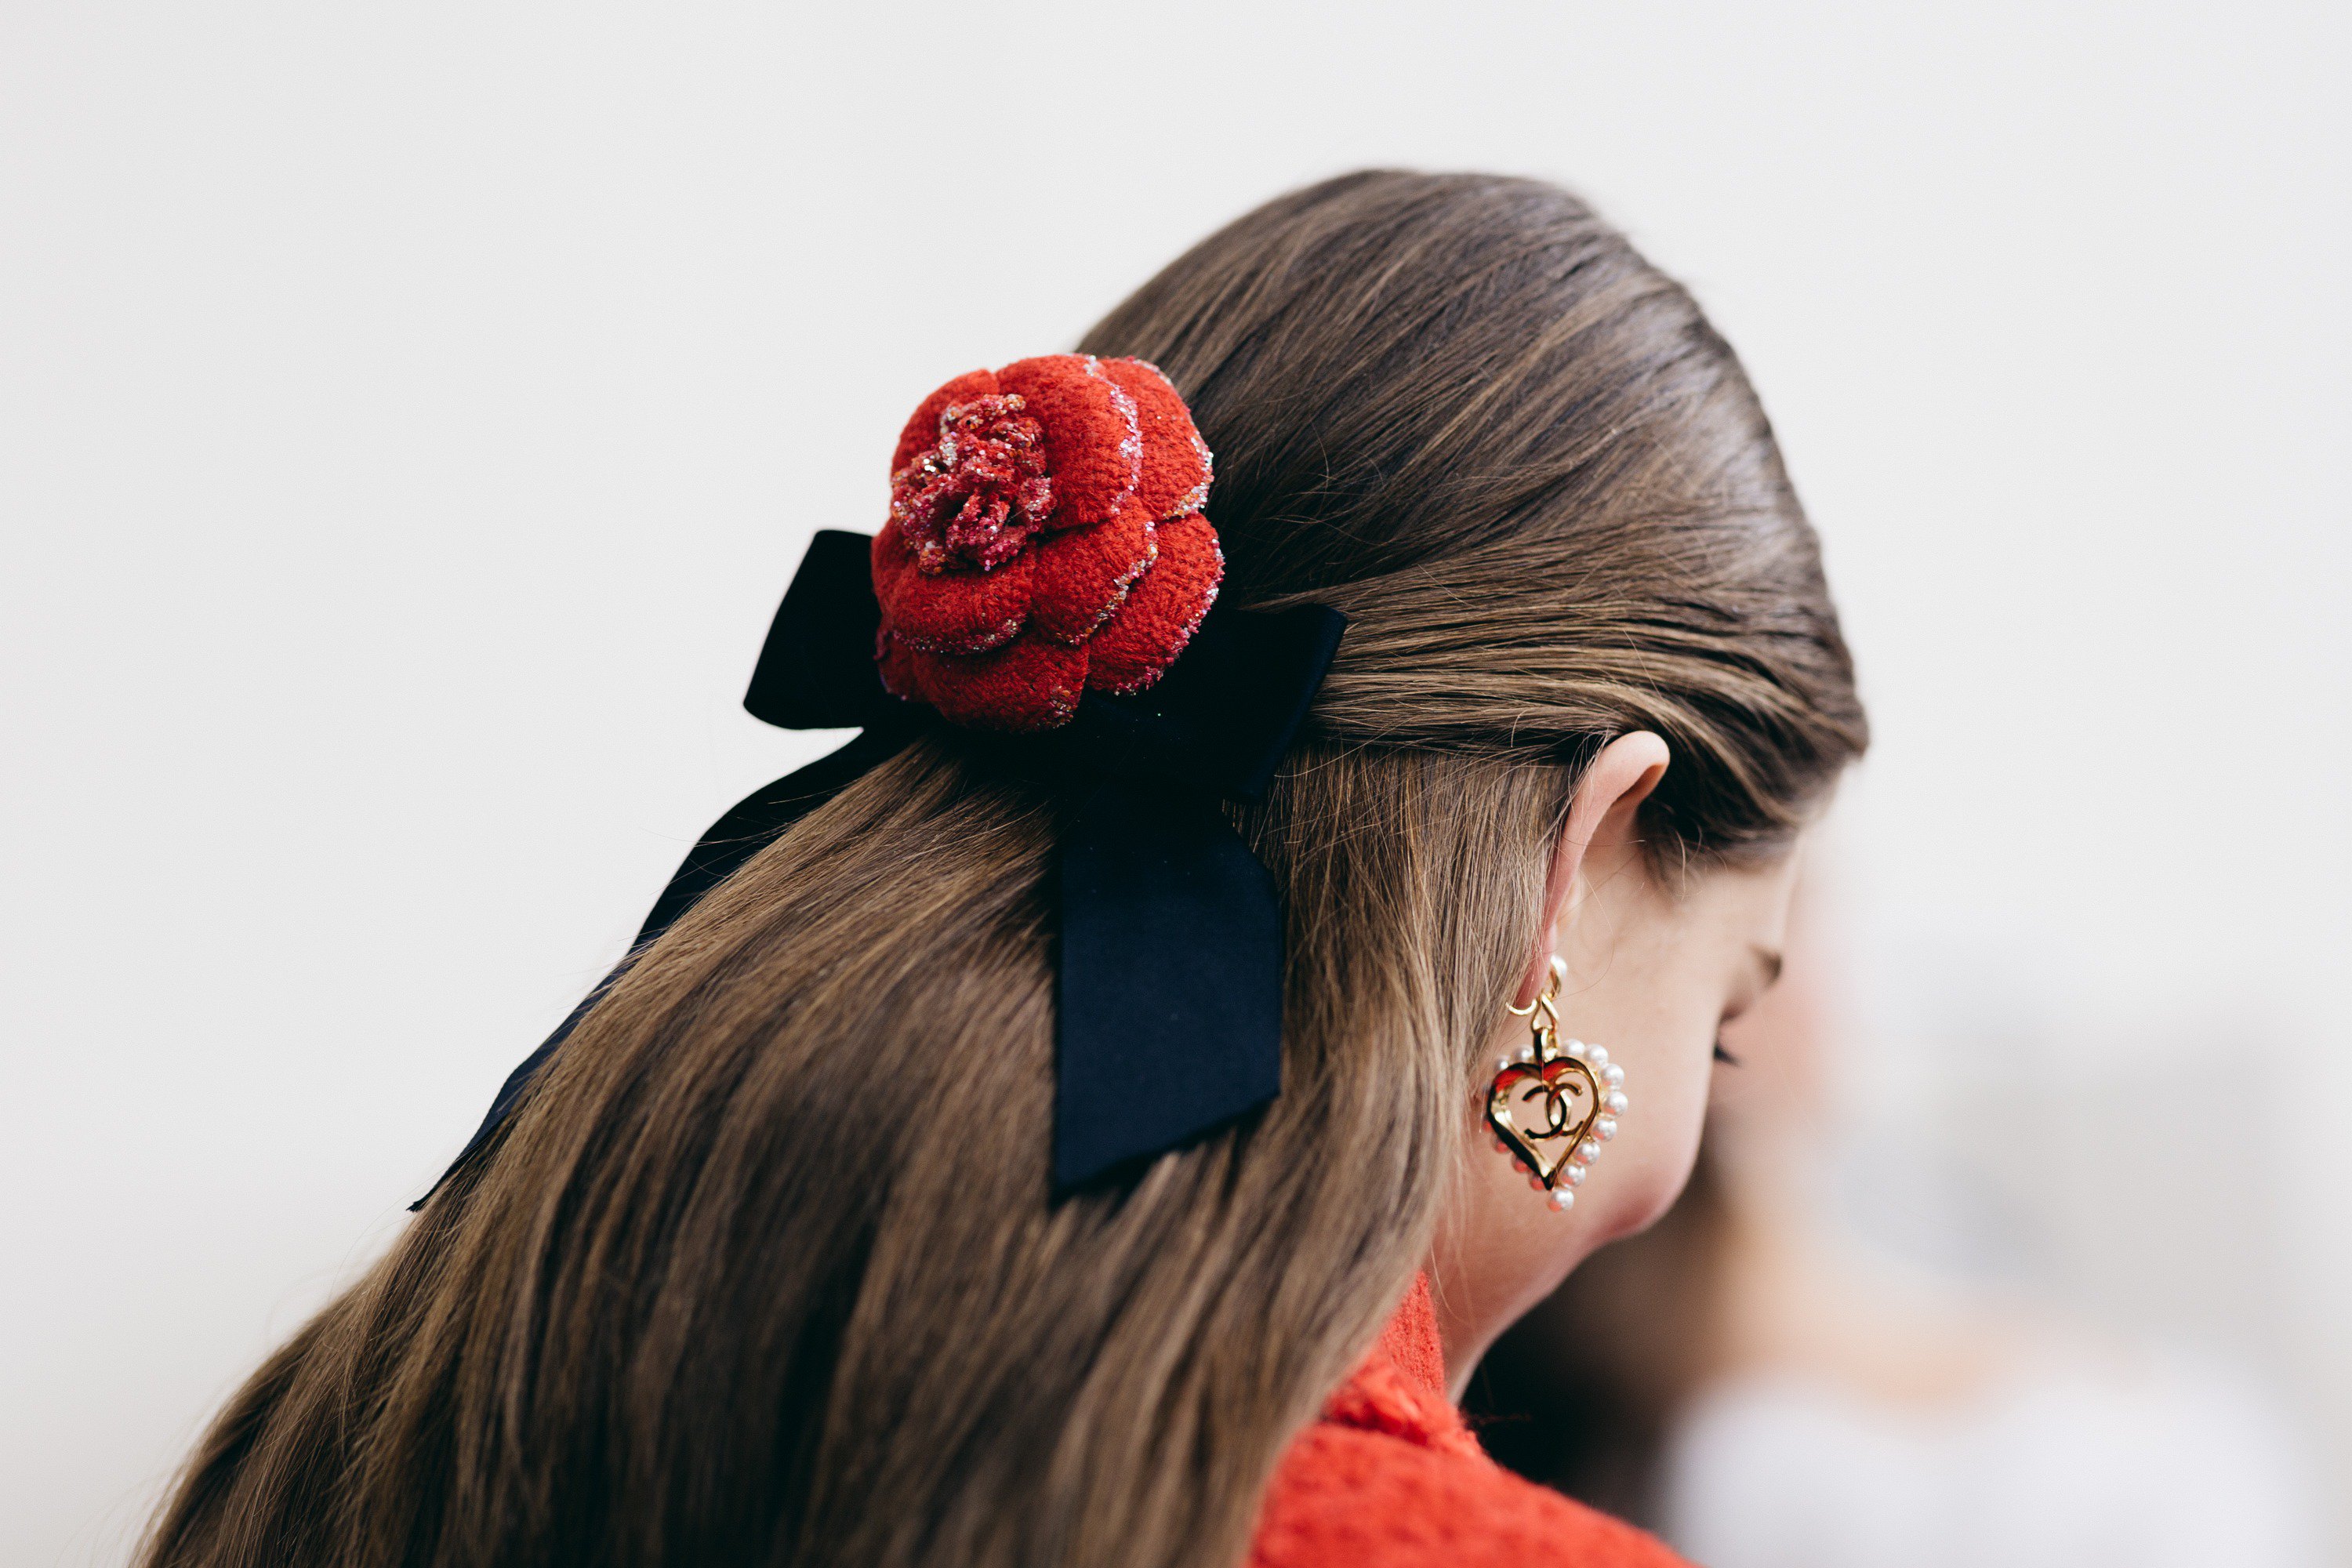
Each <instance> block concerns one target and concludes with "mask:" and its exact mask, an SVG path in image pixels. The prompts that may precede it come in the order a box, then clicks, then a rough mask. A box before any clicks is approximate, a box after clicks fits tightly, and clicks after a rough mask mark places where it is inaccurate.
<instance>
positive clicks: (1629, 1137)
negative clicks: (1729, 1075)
mask: <svg viewBox="0 0 2352 1568" xmlns="http://www.w3.org/2000/svg"><path fill="white" fill-rule="evenodd" d="M1653 995H1654V997H1656V998H1657V1000H1656V1001H1654V1002H1650V1003H1647V1004H1646V1005H1643V1004H1637V1005H1633V1006H1630V1007H1628V1008H1626V1009H1625V1016H1623V1017H1622V1019H1621V1020H1619V1021H1618V1022H1619V1026H1618V1029H1617V1040H1616V1042H1615V1043H1613V1044H1612V1042H1610V1041H1608V1040H1605V1039H1601V1042H1600V1043H1601V1044H1604V1045H1609V1046H1610V1052H1611V1056H1612V1058H1613V1059H1614V1060H1616V1061H1617V1062H1619V1063H1620V1064H1622V1066H1623V1067H1624V1068H1625V1082H1624V1091H1625V1096H1626V1099H1627V1100H1630V1101H1631V1102H1632V1103H1631V1105H1630V1106H1629V1108H1628V1109H1627V1110H1626V1113H1625V1114H1624V1115H1623V1116H1622V1117H1621V1118H1619V1120H1618V1127H1619V1131H1618V1135H1617V1138H1616V1140H1615V1141H1614V1142H1612V1143H1611V1144H1610V1145H1609V1147H1608V1149H1607V1151H1606V1152H1604V1154H1603V1156H1602V1158H1601V1160H1600V1161H1599V1162H1598V1163H1596V1165H1595V1167H1594V1170H1593V1173H1592V1175H1591V1178H1589V1180H1588V1182H1587V1184H1586V1185H1587V1188H1588V1193H1589V1198H1590V1200H1591V1203H1592V1206H1593V1208H1594V1209H1595V1210H1596V1211H1597V1212H1596V1213H1595V1214H1594V1215H1593V1218H1594V1220H1595V1221H1597V1222H1598V1223H1600V1224H1601V1226H1602V1227H1603V1229H1604V1231H1605V1234H1606V1236H1607V1237H1610V1238H1614V1237H1620V1236H1624V1235H1628V1234H1631V1233H1632V1232H1633V1231H1637V1230H1640V1229H1642V1228H1643V1227H1644V1226H1648V1225H1650V1224H1651V1223H1652V1222H1654V1220H1656V1219H1657V1218H1658V1217H1659V1216H1660V1215H1663V1214H1664V1213H1665V1211H1666V1210H1667V1209H1668V1208H1669V1207H1670V1206H1672V1205H1673V1203H1674V1201H1675V1196H1676V1194H1679V1193H1680V1192H1681V1191H1682V1188H1683V1184H1684V1183H1685V1181H1687V1180H1688V1179H1689V1177H1690V1172H1691V1164H1692V1163H1693V1161H1695V1160H1696V1158H1697V1155H1698V1142H1699V1132H1700V1130H1701V1128H1702V1126H1703V1125H1704V1124H1705V1121H1706V1102H1707V1089H1708V1085H1709V1082H1710V1080H1711V1079H1712V1077H1713V1074H1714V1060H1713V1056H1714V1048H1715V1037H1716V1014H1715V1012H1714V1010H1713V1009H1712V1008H1711V1007H1702V1006H1697V1005H1691V1003H1692V1001H1700V1000H1704V998H1703V997H1700V996H1699V995H1698V993H1697V988H1695V987H1680V986H1662V987H1660V988H1659V989H1658V991H1656V992H1655V993H1653ZM1685 998H1689V999H1691V1001H1682V1005H1676V1004H1677V1002H1678V1001H1681V999H1685ZM1594 1022H1595V1024H1596V1025H1598V1024H1599V1023H1600V1022H1601V1020H1599V1019H1595V1020H1594ZM1595 1038H1596V1039H1600V1037H1599V1036H1598V1035H1597V1034H1596V1036H1595ZM1579 1201H1580V1202H1584V1201H1587V1199H1586V1198H1584V1197H1580V1200H1579Z"/></svg>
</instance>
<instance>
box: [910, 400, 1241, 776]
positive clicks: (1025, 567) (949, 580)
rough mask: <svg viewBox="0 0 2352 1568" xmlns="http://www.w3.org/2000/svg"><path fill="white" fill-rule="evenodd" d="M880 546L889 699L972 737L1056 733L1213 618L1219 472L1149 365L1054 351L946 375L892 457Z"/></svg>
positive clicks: (1138, 686) (1149, 677)
mask: <svg viewBox="0 0 2352 1568" xmlns="http://www.w3.org/2000/svg"><path fill="white" fill-rule="evenodd" d="M891 468H892V475H891V499H890V522H889V526H887V527H886V528H884V529H883V530H882V531H880V532H879V533H877V535H876V536H875V540H874V556H873V559H874V590H875V596H876V597H877V599H878V600H879V601H880V603H881V606H882V632H881V637H880V638H879V641H878V644H877V651H876V658H877V659H878V660H879V662H880V666H881V671H882V680H883V684H884V685H885V686H887V688H888V689H890V690H891V691H892V692H893V693H894V694H896V695H898V696H899V697H901V698H905V699H908V700H917V701H922V702H928V703H929V704H930V705H931V706H933V707H934V708H937V709H938V710H940V713H942V714H943V715H945V716H946V717H947V718H949V719H950V720H952V721H955V722H957V723H960V724H967V725H971V726H974V727H978V728H982V729H992V730H1014V731H1023V730H1044V729H1051V728H1053V727H1055V726H1056V725H1059V724H1063V723H1066V722H1067V721H1069V720H1070V718H1071V717H1072V716H1073V715H1074V714H1075V713H1076V711H1077V705H1078V698H1079V696H1080V695H1081V694H1082V693H1083V692H1084V691H1085V690H1087V689H1088V688H1093V689H1097V690H1105V691H1118V692H1133V691H1140V690H1143V689H1146V688H1147V687H1149V686H1150V685H1151V684H1152V682H1154V681H1156V680H1158V679H1160V675H1161V673H1162V672H1163V671H1165V670H1166V669H1167V668H1168V666H1169V665H1170V664H1171V663H1172V662H1173V661H1174V659H1175V658H1176V656H1177V655H1178V654H1179V653H1180V652H1181V651H1182V650H1183V647H1184V645H1185V644H1186V643H1187V642H1188V641H1190V640H1191V638H1192V633H1193V631H1194V630H1195V629H1196V628H1197V627H1198V626H1200V624H1201V618H1202V616H1205V615H1206V614H1207V613H1208V609H1209V606H1210V605H1211V604H1212V603H1213V602H1214V601H1215V598H1216V593H1217V585H1218V583H1219V581H1220V580H1221V579H1222V577H1223V570H1224V562H1223V554H1222V553H1221V552H1220V551H1219V549H1218V546H1217V538H1216V531H1215V530H1214V529H1213V528H1212V527H1211V526H1210V524H1209V521H1208V519H1207V518H1205V517H1203V516H1202V515H1201V514H1200V509H1201V506H1202V503H1203V502H1204V501H1205V500H1207V496H1208V489H1209V481H1210V473H1211V459H1210V456H1209V449H1208V447H1206V446H1205V445H1204V444H1203V443H1202V440H1201V436H1200V432H1199V430H1198V429H1196V428H1195V427H1194V426H1193V424H1192V414H1191V411H1190V410H1188V409H1187V408H1186V407H1185V406H1184V400H1183V399H1182V398H1181V396H1179V395H1177V392H1176V389H1175V388H1174V387H1173V386H1172V385H1171V384H1169V381H1168V378H1167V377H1166V376H1164V375H1162V374H1160V371H1159V370H1158V369H1157V368H1156V367H1154V366H1152V365H1150V364H1147V363H1144V362H1143V361H1141V360H1134V359H1110V360H1098V359H1097V358H1095V357H1094V356H1092V355H1090V354H1049V355H1045V356H1044V357H1041V358H1037V359H1027V360H1021V361H1017V362H1015V363H1013V364H1009V365H1006V366H1004V367H1003V369H1002V370H997V371H993V372H991V371H974V372H972V373H971V374H968V375H961V376H958V377H957V378H956V379H955V380H953V381H950V382H949V383H948V384H946V385H944V386H942V387H940V389H939V390H938V391H936V392H934V393H932V394H931V395H930V396H929V397H927V398H925V399H924V400H923V402H922V404H921V405H919V407H918V408H917V409H916V410H915V414H914V417H913V418H911V419H909V420H908V423H907V427H906V429H905V430H904V431H903V432H902V433H901V434H900V436H899V438H898V450H897V452H896V454H895V455H894V457H893V459H892V463H891Z"/></svg>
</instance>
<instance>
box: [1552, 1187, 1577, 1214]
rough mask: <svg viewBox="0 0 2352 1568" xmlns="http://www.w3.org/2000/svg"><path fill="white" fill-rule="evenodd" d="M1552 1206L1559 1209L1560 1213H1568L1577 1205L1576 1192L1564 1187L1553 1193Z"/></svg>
mask: <svg viewBox="0 0 2352 1568" xmlns="http://www.w3.org/2000/svg"><path fill="white" fill-rule="evenodd" d="M1551 1206H1552V1207H1554V1208H1556V1209H1558V1210H1559V1212H1560V1213H1562V1214H1566V1213H1567V1212H1568V1211H1569V1210H1570V1209H1572V1208H1574V1207H1575V1206H1576V1194H1574V1193H1571V1192H1569V1191H1567V1190H1566V1189H1565V1188H1563V1189H1561V1190H1560V1191H1559V1192H1556V1193H1554V1194H1552V1195H1551Z"/></svg>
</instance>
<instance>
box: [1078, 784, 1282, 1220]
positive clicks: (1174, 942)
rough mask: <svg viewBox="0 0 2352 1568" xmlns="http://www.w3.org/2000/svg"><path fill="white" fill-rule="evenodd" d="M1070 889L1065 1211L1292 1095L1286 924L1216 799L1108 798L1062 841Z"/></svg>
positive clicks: (1081, 813)
mask: <svg viewBox="0 0 2352 1568" xmlns="http://www.w3.org/2000/svg"><path fill="white" fill-rule="evenodd" d="M1059 880H1060V894H1061V952H1060V955H1059V963H1057V964H1056V966H1055V968H1056V971H1057V974H1058V980H1057V982H1056V994H1055V1056H1056V1058H1057V1059H1056V1071H1055V1085H1056V1098H1055V1108H1054V1187H1055V1194H1056V1195H1057V1196H1058V1195H1063V1194H1067V1193H1069V1192H1070V1191H1071V1190H1073V1189H1075V1188H1077V1187H1081V1186H1084V1185H1086V1184H1088V1183H1091V1182H1093V1181H1095V1180H1097V1179H1098V1178H1100V1177H1102V1176H1104V1175H1107V1174H1109V1173H1113V1172H1115V1171H1118V1170H1121V1169H1122V1168H1124V1167H1129V1166H1131V1165H1132V1164H1133V1163H1136V1162H1138V1161H1140V1160H1145V1159H1149V1158H1151V1157H1153V1156H1156V1155H1158V1154H1161V1153H1164V1152H1168V1151H1169V1150H1171V1149H1175V1148H1178V1147H1181V1146H1182V1145H1184V1144H1187V1143H1190V1142H1193V1141H1195V1140H1197V1139H1199V1138H1202V1137H1203V1136H1205V1135H1207V1134H1208V1133H1211V1132H1213V1131H1216V1130H1217V1129H1219V1128H1221V1127H1223V1126H1224V1125H1226V1124H1228V1123H1230V1122H1232V1121H1235V1120H1237V1119H1238V1118H1240V1117H1243V1116H1245V1115H1247V1114H1249V1113H1250V1112H1251V1111H1254V1110H1257V1109H1258V1108H1260V1107H1261V1106H1263V1105H1265V1103H1266V1102H1267V1101H1269V1100H1272V1099H1274V1097H1275V1096H1276V1094H1277V1093H1278V1092H1279V1091H1280V1089H1281V1087H1282V911H1281V908H1280V905H1279V903H1278V901H1277V899H1276V892H1275V886H1274V879H1273V878H1272V877H1271V876H1270V875H1269V874H1268V873H1267V871H1266V869H1265V867H1264V866H1262V865H1260V864H1259V863H1258V860H1257V858H1256V857H1255V856H1254V855H1252V854H1251V853H1250V851H1249V847H1248V846H1247V845H1245V844H1244V843H1243V842H1242V840H1241V837H1240V836H1239V835H1237V834H1236V833H1234V830H1233V827H1232V826H1231V825H1230V824H1229V823H1228V822H1227V821H1226V820H1225V816H1224V813H1223V810H1222V809H1221V807H1220V806H1219V804H1218V802H1217V800H1216V799H1215V798H1214V797H1213V796H1211V795H1205V794H1202V792H1200V791H1197V790H1181V789H1180V790H1160V789H1154V788H1151V787H1150V786H1147V785H1143V784H1137V783H1133V782H1128V781H1122V780H1111V781H1109V782H1106V783H1104V784H1101V785H1100V786H1099V787H1098V788H1097V789H1096V791H1095V792H1094V793H1093V795H1091V796H1089V797H1088V798H1087V801H1086V803H1085V804H1084V805H1082V806H1081V807H1080V808H1079V809H1078V811H1077V813H1076V817H1075V819H1074V820H1073V821H1072V822H1071V824H1070V825H1069V827H1068V829H1067V831H1066V835H1065V837H1064V839H1063V844H1062V853H1061V864H1060V877H1059Z"/></svg>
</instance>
